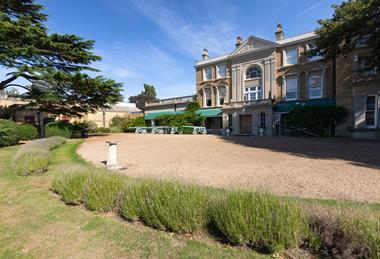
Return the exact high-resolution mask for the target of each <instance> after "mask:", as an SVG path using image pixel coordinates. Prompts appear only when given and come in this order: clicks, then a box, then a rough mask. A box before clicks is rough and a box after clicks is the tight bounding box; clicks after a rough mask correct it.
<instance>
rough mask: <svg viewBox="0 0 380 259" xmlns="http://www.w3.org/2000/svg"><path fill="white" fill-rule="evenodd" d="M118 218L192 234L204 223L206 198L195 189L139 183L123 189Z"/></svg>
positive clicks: (193, 187) (151, 182)
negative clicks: (138, 220)
mask: <svg viewBox="0 0 380 259" xmlns="http://www.w3.org/2000/svg"><path fill="white" fill-rule="evenodd" d="M121 215H122V216H123V217H125V218H126V219H129V220H135V219H140V220H141V221H143V222H144V223H145V224H146V225H148V226H151V227H154V228H158V229H162V230H169V231H174V232H178V233H193V232H195V231H197V230H199V229H200V228H201V227H203V226H204V225H205V224H206V219H207V196H206V194H205V193H204V192H203V191H202V190H201V188H199V187H195V186H190V185H180V184H176V183H165V182H159V181H143V182H141V183H139V184H136V185H130V186H128V188H126V191H125V193H124V196H123V205H122V208H121Z"/></svg>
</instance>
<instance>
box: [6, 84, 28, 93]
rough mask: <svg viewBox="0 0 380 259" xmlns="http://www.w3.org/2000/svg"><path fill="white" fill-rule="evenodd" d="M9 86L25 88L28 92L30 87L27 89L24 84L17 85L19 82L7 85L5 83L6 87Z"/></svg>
mask: <svg viewBox="0 0 380 259" xmlns="http://www.w3.org/2000/svg"><path fill="white" fill-rule="evenodd" d="M10 86H15V87H20V88H22V89H25V90H27V91H28V92H30V89H29V88H28V87H26V86H23V85H19V84H9V85H7V86H6V87H10Z"/></svg>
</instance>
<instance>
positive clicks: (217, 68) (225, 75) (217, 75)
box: [216, 64, 227, 78]
mask: <svg viewBox="0 0 380 259" xmlns="http://www.w3.org/2000/svg"><path fill="white" fill-rule="evenodd" d="M220 66H224V76H221V75H220V73H219V71H220ZM216 77H217V78H225V77H227V64H219V65H217V66H216Z"/></svg>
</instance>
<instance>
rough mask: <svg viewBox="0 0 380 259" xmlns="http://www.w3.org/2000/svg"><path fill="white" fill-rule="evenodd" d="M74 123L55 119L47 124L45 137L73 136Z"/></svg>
mask: <svg viewBox="0 0 380 259" xmlns="http://www.w3.org/2000/svg"><path fill="white" fill-rule="evenodd" d="M72 134H73V125H72V124H71V123H69V122H67V121H53V122H49V123H48V124H46V125H45V137H47V138H48V137H53V136H60V137H64V138H71V136H72Z"/></svg>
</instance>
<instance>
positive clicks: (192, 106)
mask: <svg viewBox="0 0 380 259" xmlns="http://www.w3.org/2000/svg"><path fill="white" fill-rule="evenodd" d="M200 108H201V106H200V105H199V103H198V102H191V103H189V104H188V105H187V106H186V111H188V112H193V113H194V112H196V111H198V110H199V109H200Z"/></svg>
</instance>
